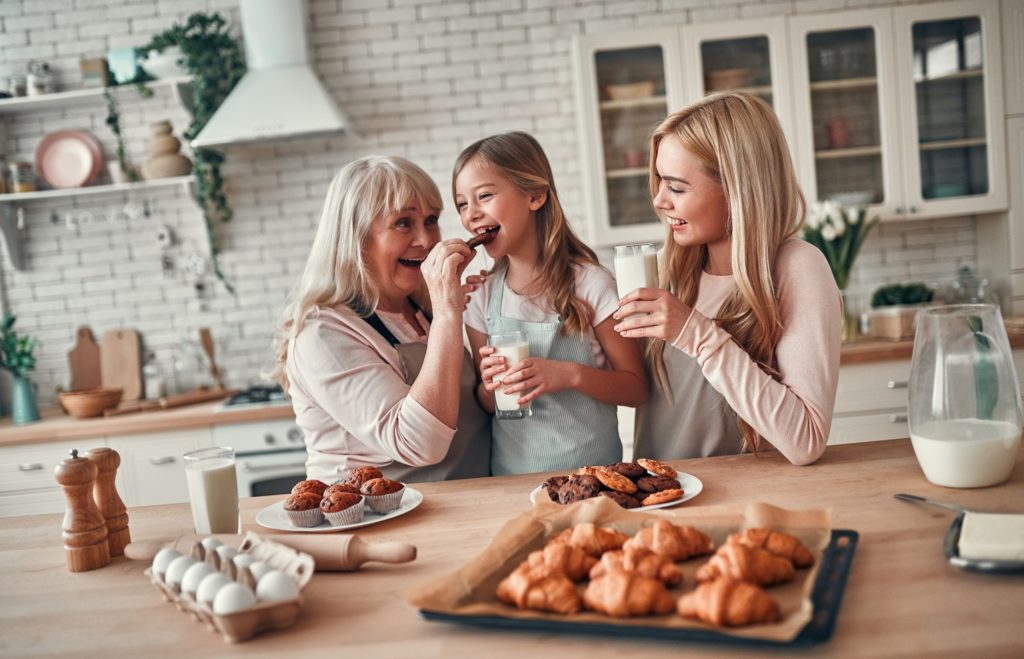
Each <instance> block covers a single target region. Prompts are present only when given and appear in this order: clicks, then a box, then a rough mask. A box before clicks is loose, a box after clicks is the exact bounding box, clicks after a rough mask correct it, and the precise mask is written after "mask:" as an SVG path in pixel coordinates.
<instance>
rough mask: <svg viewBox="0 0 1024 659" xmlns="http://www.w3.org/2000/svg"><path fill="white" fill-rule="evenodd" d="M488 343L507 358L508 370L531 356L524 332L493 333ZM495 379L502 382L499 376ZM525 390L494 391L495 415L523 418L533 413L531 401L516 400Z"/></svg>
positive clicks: (496, 352)
mask: <svg viewBox="0 0 1024 659" xmlns="http://www.w3.org/2000/svg"><path fill="white" fill-rule="evenodd" d="M487 344H488V345H490V346H493V347H494V348H495V352H494V354H495V355H500V356H502V357H504V358H505V368H506V372H507V371H508V370H511V369H512V367H513V366H515V365H516V364H518V363H519V362H521V361H523V360H524V359H526V358H527V357H529V356H530V342H529V341H528V340H527V339H526V333H524V332H504V333H501V334H491V335H490V336H488V337H487ZM495 381H497V382H500V380H498V378H495ZM524 393H525V392H522V391H520V392H516V393H514V394H506V393H505V392H504V391H502V388H501V387H499V388H498V389H496V390H495V391H494V415H495V416H497V417H498V418H499V419H522V418H524V417H528V416H530V415H531V414H533V412H532V410H531V409H530V403H527V404H526V405H519V404H518V403H516V401H517V400H518V399H519V397H520V396H522V395H523V394H524Z"/></svg>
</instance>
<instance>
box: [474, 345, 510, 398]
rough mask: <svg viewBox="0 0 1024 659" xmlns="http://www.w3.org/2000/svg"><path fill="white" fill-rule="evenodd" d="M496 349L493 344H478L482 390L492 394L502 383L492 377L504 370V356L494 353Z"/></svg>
mask: <svg viewBox="0 0 1024 659" xmlns="http://www.w3.org/2000/svg"><path fill="white" fill-rule="evenodd" d="M497 351H498V349H497V348H495V347H494V346H480V379H481V381H483V385H484V390H486V391H487V392H488V393H492V394H493V393H494V392H495V391H496V390H497V389H498V387H500V386H501V384H502V383H501V381H495V379H494V378H495V377H496V376H497V375H498V374H500V373H504V372H505V370H506V366H505V358H504V357H502V356H501V355H496V354H494V353H496V352H497Z"/></svg>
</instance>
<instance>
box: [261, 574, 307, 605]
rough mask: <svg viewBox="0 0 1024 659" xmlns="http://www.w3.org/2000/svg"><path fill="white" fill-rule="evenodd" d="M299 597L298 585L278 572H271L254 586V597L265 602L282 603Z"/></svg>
mask: <svg viewBox="0 0 1024 659" xmlns="http://www.w3.org/2000/svg"><path fill="white" fill-rule="evenodd" d="M298 596H299V585H298V584H297V583H295V580H294V579H292V578H291V577H289V576H288V575H287V574H285V573H284V572H281V571H280V570H271V571H270V572H267V573H266V574H264V575H263V578H262V579H260V581H259V583H258V584H256V597H258V598H260V599H261V600H263V601H265V602H284V601H287V600H293V599H295V598H296V597H298Z"/></svg>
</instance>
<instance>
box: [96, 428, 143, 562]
mask: <svg viewBox="0 0 1024 659" xmlns="http://www.w3.org/2000/svg"><path fill="white" fill-rule="evenodd" d="M85 454H86V455H87V456H89V459H90V460H92V461H93V462H95V463H96V468H97V470H98V471H99V475H97V476H96V484H95V485H94V486H93V490H92V493H93V499H95V500H96V506H97V507H98V508H99V509H100V513H101V514H102V515H103V517H104V519H106V521H107V544H108V545H109V546H110V557H111V558H113V557H115V556H121V555H122V554H124V548H125V545H127V544H128V543H129V542H131V541H132V537H131V534H130V533H129V531H128V509H127V508H125V505H124V502H123V501H121V497H120V495H118V493H117V485H116V483H115V481H114V479H115V477H116V475H117V468H118V466H119V465H120V464H121V456H120V455H119V454H118V452H117V451H115V450H114V449H112V448H91V449H89V450H88V451H86V452H85Z"/></svg>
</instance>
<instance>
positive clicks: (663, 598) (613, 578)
mask: <svg viewBox="0 0 1024 659" xmlns="http://www.w3.org/2000/svg"><path fill="white" fill-rule="evenodd" d="M583 604H584V605H585V606H586V607H587V608H588V609H591V610H593V611H599V612H601V613H604V614H605V615H609V616H613V617H615V618H628V617H630V616H644V615H649V614H652V613H668V612H670V611H671V610H672V609H673V607H675V599H674V598H673V597H672V595H670V594H669V592H668V591H667V590H665V586H664V585H663V584H662V583H661V582H660V581H658V580H657V579H650V578H648V577H645V576H642V575H640V574H637V573H636V572H626V571H624V570H612V571H610V572H608V573H607V574H605V575H604V576H601V577H598V578H597V579H594V580H593V581H591V582H590V584H588V585H587V588H586V590H584V591H583Z"/></svg>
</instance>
